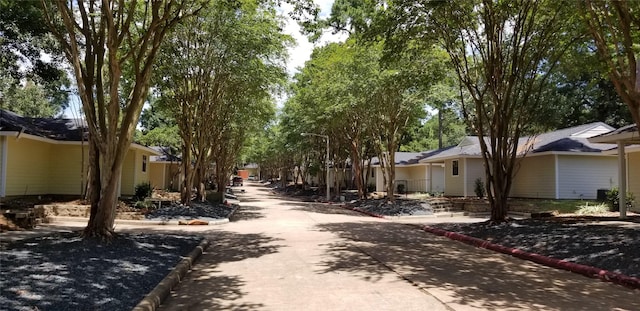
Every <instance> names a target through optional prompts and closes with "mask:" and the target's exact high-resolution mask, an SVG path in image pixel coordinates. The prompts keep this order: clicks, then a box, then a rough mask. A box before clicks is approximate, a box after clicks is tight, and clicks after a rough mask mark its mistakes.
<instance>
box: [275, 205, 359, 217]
mask: <svg viewBox="0 0 640 311" xmlns="http://www.w3.org/2000/svg"><path fill="white" fill-rule="evenodd" d="M284 205H287V204H286V203H285V204H284ZM296 205H298V207H296V208H293V210H296V211H303V212H311V213H319V214H335V215H347V216H358V217H362V216H363V215H362V214H361V213H358V212H356V211H352V210H348V209H346V208H342V207H339V206H335V205H327V204H317V203H307V204H296ZM367 217H369V216H367Z"/></svg>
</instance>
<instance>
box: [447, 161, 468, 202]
mask: <svg viewBox="0 0 640 311" xmlns="http://www.w3.org/2000/svg"><path fill="white" fill-rule="evenodd" d="M456 160H457V161H458V175H457V176H454V175H453V174H452V173H453V171H452V170H453V164H452V163H453V161H456ZM464 165H465V163H464V160H463V159H461V158H459V159H449V160H445V161H444V176H445V178H444V181H445V185H444V194H445V195H447V196H464Z"/></svg>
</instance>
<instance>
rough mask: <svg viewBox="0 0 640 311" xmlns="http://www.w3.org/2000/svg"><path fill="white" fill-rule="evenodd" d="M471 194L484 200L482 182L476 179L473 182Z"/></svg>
mask: <svg viewBox="0 0 640 311" xmlns="http://www.w3.org/2000/svg"><path fill="white" fill-rule="evenodd" d="M473 192H475V194H476V196H477V197H478V198H484V195H485V188H484V182H483V181H482V179H481V178H476V180H475V181H474V182H473Z"/></svg>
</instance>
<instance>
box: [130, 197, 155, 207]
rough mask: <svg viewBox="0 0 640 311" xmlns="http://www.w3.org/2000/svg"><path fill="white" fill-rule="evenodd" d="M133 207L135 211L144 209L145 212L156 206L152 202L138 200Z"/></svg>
mask: <svg viewBox="0 0 640 311" xmlns="http://www.w3.org/2000/svg"><path fill="white" fill-rule="evenodd" d="M133 207H135V208H137V209H146V210H151V209H155V208H156V205H155V204H153V202H151V201H147V200H144V199H142V200H138V201H136V203H135V204H134V205H133Z"/></svg>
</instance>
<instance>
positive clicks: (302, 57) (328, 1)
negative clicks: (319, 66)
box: [63, 0, 346, 118]
mask: <svg viewBox="0 0 640 311" xmlns="http://www.w3.org/2000/svg"><path fill="white" fill-rule="evenodd" d="M333 1H334V0H314V2H315V3H316V4H317V5H318V6H319V7H320V16H321V17H327V16H328V15H329V14H331V6H332V5H333ZM291 9H292V6H291V5H289V4H287V3H283V4H282V7H281V10H282V13H283V15H284V16H285V17H286V19H287V20H286V26H285V27H284V29H283V30H284V33H286V34H289V35H291V36H292V37H293V38H294V39H295V40H296V45H295V46H292V47H290V48H289V59H288V60H287V63H286V64H287V72H288V73H289V76H290V77H293V75H294V74H295V73H296V72H297V71H298V69H299V68H301V67H303V66H304V63H305V62H306V61H307V60H309V58H310V57H311V52H313V48H314V44H313V43H311V42H309V40H308V39H307V37H305V36H304V35H303V34H302V33H300V26H298V24H297V23H296V22H295V21H294V20H292V19H291V18H289V15H288V13H289V12H291ZM345 39H346V35H344V34H337V35H333V34H331V32H329V31H327V32H325V34H324V35H323V36H322V37H321V38H320V40H319V42H318V43H316V44H315V46H322V45H325V44H327V43H329V42H338V41H344V40H345ZM285 100H286V96H285V97H282V96H280V97H278V98H276V103H277V106H278V107H282V105H283V103H284V101H285ZM79 109H80V102H79V100H78V99H77V98H71V99H70V105H69V107H68V108H67V109H65V110H64V112H63V115H64V117H66V118H75V117H77V113H74V111H78V110H79Z"/></svg>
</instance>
